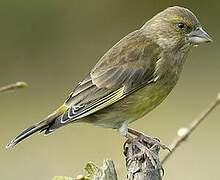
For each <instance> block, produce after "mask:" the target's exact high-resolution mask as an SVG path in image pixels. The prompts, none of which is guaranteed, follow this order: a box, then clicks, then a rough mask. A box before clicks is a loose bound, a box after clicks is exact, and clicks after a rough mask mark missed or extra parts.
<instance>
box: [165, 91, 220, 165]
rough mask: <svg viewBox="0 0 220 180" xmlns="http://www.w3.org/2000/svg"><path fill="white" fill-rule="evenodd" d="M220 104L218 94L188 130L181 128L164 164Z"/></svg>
mask: <svg viewBox="0 0 220 180" xmlns="http://www.w3.org/2000/svg"><path fill="white" fill-rule="evenodd" d="M219 104H220V93H218V95H217V97H216V99H215V100H214V102H213V103H212V104H211V105H210V106H209V107H208V109H207V110H206V111H204V112H203V113H201V115H200V116H198V117H197V118H196V119H194V120H193V121H192V122H191V123H190V125H189V127H188V128H180V129H179V130H178V132H177V134H178V136H177V137H176V139H175V140H174V141H173V143H172V144H171V145H170V150H171V152H170V153H168V154H166V155H165V156H164V157H163V159H162V160H161V162H162V164H163V163H165V162H166V161H167V159H169V157H170V156H171V155H172V154H173V153H174V151H175V150H176V149H177V148H178V147H179V146H180V145H181V144H182V143H183V142H184V141H185V140H186V138H187V137H189V135H190V134H191V133H192V132H193V131H194V130H195V129H196V128H197V127H198V126H199V125H200V124H201V123H202V122H203V121H204V119H205V118H206V117H207V116H208V115H209V114H210V113H211V112H212V111H213V110H214V109H215V108H216V107H217V106H218V105H219Z"/></svg>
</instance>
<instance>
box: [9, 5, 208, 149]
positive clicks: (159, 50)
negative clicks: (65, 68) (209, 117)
mask: <svg viewBox="0 0 220 180" xmlns="http://www.w3.org/2000/svg"><path fill="white" fill-rule="evenodd" d="M206 42H212V38H211V37H210V36H209V35H208V33H207V32H206V31H205V30H204V29H203V28H202V25H201V24H200V22H199V20H198V19H197V17H196V16H195V15H194V14H193V12H191V11H190V10H189V9H187V8H185V7H180V6H172V7H168V8H166V9H165V10H163V11H161V12H159V13H158V14H156V15H155V16H153V17H152V18H151V19H150V20H148V21H147V22H146V23H145V24H144V25H143V26H142V27H140V28H139V29H137V30H135V31H133V32H131V33H129V34H128V35H126V36H125V37H124V38H122V39H121V40H120V41H119V42H118V43H116V44H115V45H114V46H113V47H112V48H110V49H109V50H108V51H107V52H106V53H105V54H104V55H103V56H102V57H101V58H100V59H99V60H98V62H97V64H96V65H95V66H94V67H93V68H92V69H91V71H90V72H89V73H88V74H87V75H86V76H85V78H84V79H83V80H82V81H81V82H79V83H78V84H77V85H76V86H75V88H74V89H73V91H71V93H70V94H69V96H68V97H67V99H66V100H65V102H64V103H63V104H62V105H61V106H60V107H59V108H58V109H57V110H55V111H54V112H53V113H51V114H50V115H48V116H47V117H46V118H44V119H43V120H41V121H40V122H38V123H36V124H34V125H32V126H30V127H28V128H26V129H24V130H23V131H22V132H21V133H20V134H19V135H17V136H16V137H15V138H14V139H13V140H11V141H10V142H9V143H8V144H7V146H6V148H12V147H14V146H15V145H16V144H18V143H19V142H21V141H22V140H24V139H26V138H27V137H29V136H30V135H32V134H34V133H36V132H44V133H45V134H50V133H52V132H54V131H55V130H56V129H58V128H60V127H63V126H65V125H68V124H74V123H78V122H85V123H90V124H93V125H97V126H101V127H104V128H112V129H116V130H118V132H119V133H120V134H121V135H123V136H125V137H127V138H128V137H130V136H129V133H131V134H134V135H138V133H137V131H135V130H132V129H130V128H128V125H129V124H130V123H132V122H134V121H136V120H138V119H140V118H141V117H143V116H145V115H146V114H148V113H149V112H150V111H152V110H153V109H154V108H156V107H157V106H158V105H159V104H160V103H161V102H162V101H163V100H164V99H165V98H166V97H167V96H168V94H169V93H170V92H171V90H172V89H173V88H174V87H175V85H176V83H177V81H178V79H179V77H180V75H181V72H182V69H183V66H184V64H185V61H186V58H187V56H188V54H189V52H190V50H191V49H192V48H193V47H195V46H198V45H199V44H201V43H206Z"/></svg>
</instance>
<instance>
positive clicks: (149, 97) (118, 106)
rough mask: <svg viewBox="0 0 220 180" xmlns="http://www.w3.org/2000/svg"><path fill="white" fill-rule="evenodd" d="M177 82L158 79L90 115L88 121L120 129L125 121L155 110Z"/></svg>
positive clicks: (133, 119) (130, 120)
mask: <svg viewBox="0 0 220 180" xmlns="http://www.w3.org/2000/svg"><path fill="white" fill-rule="evenodd" d="M175 84H176V83H171V82H167V81H164V80H158V81H157V82H155V83H152V84H149V85H147V86H145V87H143V88H142V89H140V90H138V91H136V92H134V93H132V94H131V95H129V96H127V97H125V98H124V99H122V100H120V101H118V102H116V103H115V104H112V105H111V106H109V107H107V108H104V109H102V110H100V111H98V112H96V113H94V114H92V115H90V116H89V117H88V118H87V120H86V121H87V122H89V123H92V124H94V125H98V126H103V127H107V128H115V129H118V128H120V127H121V125H122V124H123V123H124V122H125V121H126V122H128V123H131V122H133V121H135V120H137V119H139V118H141V117H143V116H144V115H145V114H147V113H148V112H150V111H151V110H153V109H154V108H155V107H156V106H158V105H159V104H160V103H161V102H162V101H163V100H164V99H165V98H166V97H167V95H168V94H169V93H170V91H171V90H172V89H173V87H174V86H175Z"/></svg>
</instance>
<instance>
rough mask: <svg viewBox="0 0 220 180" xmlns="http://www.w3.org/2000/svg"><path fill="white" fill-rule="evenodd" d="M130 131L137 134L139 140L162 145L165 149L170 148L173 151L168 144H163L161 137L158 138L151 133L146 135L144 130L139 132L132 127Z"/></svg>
mask: <svg viewBox="0 0 220 180" xmlns="http://www.w3.org/2000/svg"><path fill="white" fill-rule="evenodd" d="M128 133H130V134H132V135H134V136H136V137H137V139H138V141H145V142H148V143H149V142H150V143H151V144H154V145H158V146H160V147H161V148H162V149H163V150H168V151H169V152H171V150H170V148H169V147H168V146H167V145H165V144H162V143H161V142H160V139H158V138H155V137H151V136H149V135H146V134H144V133H142V132H139V131H136V130H134V129H130V128H128Z"/></svg>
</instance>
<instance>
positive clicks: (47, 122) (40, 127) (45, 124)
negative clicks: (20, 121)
mask: <svg viewBox="0 0 220 180" xmlns="http://www.w3.org/2000/svg"><path fill="white" fill-rule="evenodd" d="M63 111H65V107H64V106H61V107H60V108H59V109H57V110H56V111H55V112H54V113H53V114H51V115H50V116H48V117H47V118H46V119H44V120H42V121H40V122H39V123H37V124H34V125H32V126H30V127H29V128H26V129H24V130H23V131H22V132H21V133H20V134H19V135H18V136H16V137H15V138H14V139H13V140H11V141H10V142H9V143H8V144H7V145H6V148H7V149H9V148H12V147H14V146H15V145H16V144H18V143H19V142H21V141H22V140H24V139H26V138H27V137H29V136H31V135H32V134H34V133H36V132H38V131H39V132H42V131H44V130H47V129H49V127H50V126H51V125H52V124H53V123H54V121H55V119H56V118H57V117H59V115H60V114H62V113H63Z"/></svg>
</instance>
